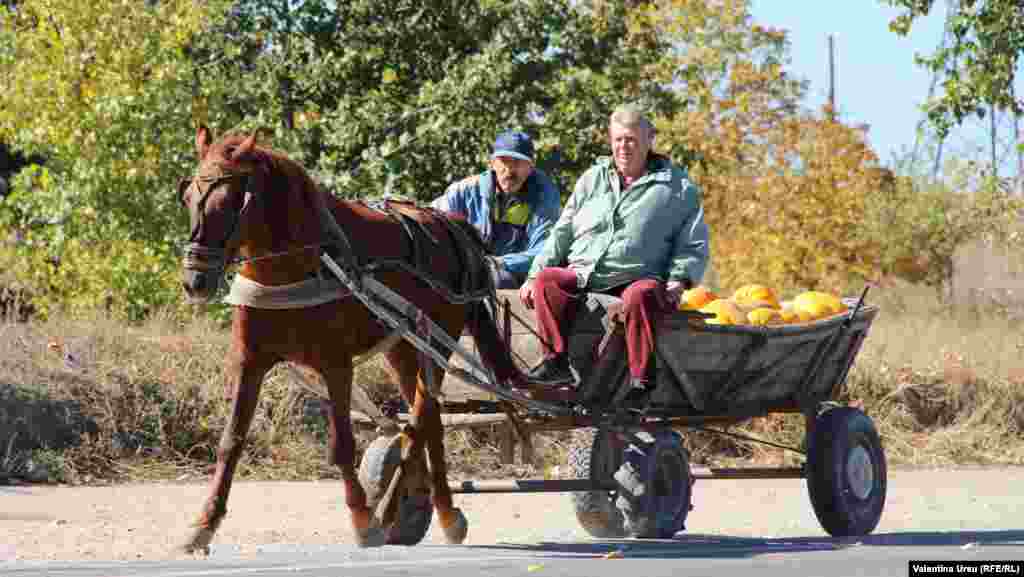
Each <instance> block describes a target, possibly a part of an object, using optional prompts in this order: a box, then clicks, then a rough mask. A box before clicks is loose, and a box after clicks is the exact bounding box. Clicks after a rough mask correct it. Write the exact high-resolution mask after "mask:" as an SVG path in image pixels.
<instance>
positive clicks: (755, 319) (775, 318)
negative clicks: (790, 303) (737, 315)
mask: <svg viewBox="0 0 1024 577" xmlns="http://www.w3.org/2000/svg"><path fill="white" fill-rule="evenodd" d="M747 322H748V323H750V324H752V325H757V326H765V325H777V324H780V323H782V315H781V314H779V310H778V309H773V308H769V307H759V308H756V309H754V310H752V311H750V312H749V313H747Z"/></svg>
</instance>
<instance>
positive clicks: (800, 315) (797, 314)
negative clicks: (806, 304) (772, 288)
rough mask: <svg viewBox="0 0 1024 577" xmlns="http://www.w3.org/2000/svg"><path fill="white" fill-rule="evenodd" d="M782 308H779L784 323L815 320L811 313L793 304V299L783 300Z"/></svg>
mask: <svg viewBox="0 0 1024 577" xmlns="http://www.w3.org/2000/svg"><path fill="white" fill-rule="evenodd" d="M781 304H782V308H781V309H780V310H779V317H780V318H781V319H782V322H783V323H784V324H787V325H788V324H793V323H809V322H811V321H813V320H814V317H813V316H811V313H809V312H807V311H805V310H803V309H799V308H797V307H795V306H794V305H793V301H782V303H781Z"/></svg>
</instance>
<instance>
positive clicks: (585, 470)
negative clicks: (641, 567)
mask: <svg viewBox="0 0 1024 577" xmlns="http://www.w3.org/2000/svg"><path fill="white" fill-rule="evenodd" d="M621 464H622V447H621V446H619V444H618V443H615V442H614V438H613V435H610V434H609V433H608V432H607V431H601V432H598V431H597V430H595V429H583V430H580V431H578V432H577V433H576V434H575V435H574V436H573V440H572V443H571V445H570V446H569V473H570V474H571V475H572V477H573V478H574V479H590V480H591V481H601V482H607V483H610V482H611V481H612V475H614V474H615V471H616V470H617V469H618V468H619V466H620V465H621ZM615 497H616V494H615V492H612V491H589V492H580V493H573V494H572V504H573V508H575V509H576V519H577V520H578V521H579V523H580V526H582V527H583V529H584V530H585V531H586V532H587V533H589V534H590V535H591V536H592V537H597V538H598V539H608V538H616V537H625V536H626V530H625V528H624V527H623V519H622V513H621V512H620V511H619V510H618V509H616V508H615Z"/></svg>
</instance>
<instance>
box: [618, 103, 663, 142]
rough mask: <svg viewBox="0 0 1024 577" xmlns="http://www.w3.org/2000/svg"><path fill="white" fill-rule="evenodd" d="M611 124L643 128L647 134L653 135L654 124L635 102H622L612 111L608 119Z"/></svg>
mask: <svg viewBox="0 0 1024 577" xmlns="http://www.w3.org/2000/svg"><path fill="white" fill-rule="evenodd" d="M609 120H610V122H611V123H612V124H618V125H619V126H625V127H626V128H643V129H644V131H645V132H646V133H647V135H648V136H654V134H655V132H656V131H655V129H654V124H652V123H651V121H650V119H648V118H647V114H646V113H644V111H643V109H642V108H640V107H639V106H637V105H636V104H623V105H621V106H619V107H618V108H616V109H615V111H614V112H612V115H611V118H610V119H609Z"/></svg>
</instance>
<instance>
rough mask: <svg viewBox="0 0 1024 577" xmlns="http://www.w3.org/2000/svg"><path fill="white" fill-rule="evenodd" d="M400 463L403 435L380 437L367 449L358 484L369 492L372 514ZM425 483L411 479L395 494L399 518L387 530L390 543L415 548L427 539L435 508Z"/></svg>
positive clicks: (361, 463)
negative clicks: (413, 546) (414, 546)
mask: <svg viewBox="0 0 1024 577" xmlns="http://www.w3.org/2000/svg"><path fill="white" fill-rule="evenodd" d="M401 461H402V438H401V435H395V436H393V437H377V439H375V440H374V441H373V443H371V444H370V446H369V447H367V448H366V452H365V453H363V458H362V461H361V462H360V463H359V483H360V484H361V485H362V486H363V489H364V490H365V491H366V502H367V505H369V506H370V510H371V511H372V510H374V508H376V507H377V504H378V503H379V502H380V500H381V498H383V497H384V494H385V493H386V492H387V490H388V485H390V484H391V478H392V477H393V476H394V474H395V469H396V468H397V467H398V464H399V463H400V462H401ZM417 481H419V483H418V482H417ZM425 482H426V479H425V478H423V479H418V480H417V479H409V482H407V483H405V486H404V487H400V488H399V490H398V494H397V495H396V498H397V499H398V518H397V519H396V520H395V522H394V524H392V525H391V526H390V527H388V528H387V529H386V530H385V537H386V543H387V544H389V545H415V544H417V543H419V542H420V541H422V540H423V537H425V536H426V534H427V530H428V529H430V521H431V520H432V519H433V516H434V508H433V505H432V504H431V502H430V488H429V487H428V486H427V485H426V483H425Z"/></svg>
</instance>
